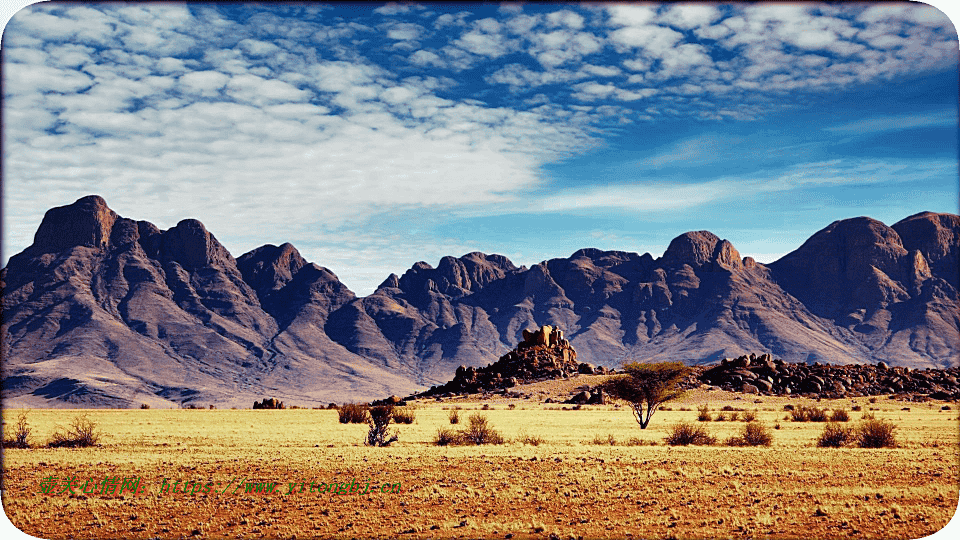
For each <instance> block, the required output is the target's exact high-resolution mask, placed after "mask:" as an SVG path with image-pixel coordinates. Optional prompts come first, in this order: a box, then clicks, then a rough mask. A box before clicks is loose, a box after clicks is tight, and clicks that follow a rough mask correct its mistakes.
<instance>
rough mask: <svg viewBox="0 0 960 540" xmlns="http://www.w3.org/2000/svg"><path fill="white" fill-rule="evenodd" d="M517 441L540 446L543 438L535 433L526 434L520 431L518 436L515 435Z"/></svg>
mask: <svg viewBox="0 0 960 540" xmlns="http://www.w3.org/2000/svg"><path fill="white" fill-rule="evenodd" d="M517 442H519V443H522V444H529V445H531V446H540V445H541V444H543V439H542V438H540V437H538V436H536V435H527V434H526V433H523V432H521V433H520V436H519V437H517Z"/></svg>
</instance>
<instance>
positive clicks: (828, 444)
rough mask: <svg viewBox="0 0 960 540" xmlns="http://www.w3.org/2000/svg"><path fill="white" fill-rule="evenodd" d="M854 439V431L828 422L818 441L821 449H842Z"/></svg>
mask: <svg viewBox="0 0 960 540" xmlns="http://www.w3.org/2000/svg"><path fill="white" fill-rule="evenodd" d="M852 439H853V430H851V429H850V428H847V427H843V426H841V425H840V424H838V423H836V422H827V425H825V426H823V433H821V434H820V438H819V439H817V446H818V447H820V448H840V447H842V446H846V445H847V444H849V443H850V441H851V440H852Z"/></svg>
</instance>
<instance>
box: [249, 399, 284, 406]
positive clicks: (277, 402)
mask: <svg viewBox="0 0 960 540" xmlns="http://www.w3.org/2000/svg"><path fill="white" fill-rule="evenodd" d="M253 408H254V409H286V408H287V406H286V405H284V404H283V402H282V401H280V400H278V399H277V398H263V401H254V402H253Z"/></svg>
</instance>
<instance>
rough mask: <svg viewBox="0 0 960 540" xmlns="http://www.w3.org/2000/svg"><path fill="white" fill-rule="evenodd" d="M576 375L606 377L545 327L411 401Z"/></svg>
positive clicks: (554, 330)
mask: <svg viewBox="0 0 960 540" xmlns="http://www.w3.org/2000/svg"><path fill="white" fill-rule="evenodd" d="M577 373H584V374H594V373H606V369H605V368H599V369H598V368H594V367H593V366H592V365H590V364H587V363H582V362H577V352H576V351H574V350H573V347H571V346H570V342H569V341H567V340H566V338H564V337H563V331H562V330H560V329H559V328H554V327H552V326H549V325H544V326H541V327H540V328H538V329H536V330H523V341H521V342H520V343H519V344H517V347H516V348H515V349H514V350H512V351H510V352H508V353H507V354H505V355H503V356H501V357H500V359H499V360H497V361H496V362H494V363H493V364H490V365H489V366H486V367H481V368H475V367H472V366H460V367H459V368H457V371H456V374H455V375H454V377H453V380H452V381H450V382H448V383H446V384H444V385H442V386H434V387H432V388H431V389H430V390H428V391H427V392H423V393H421V394H416V395H414V396H412V397H411V398H413V399H415V398H417V397H427V396H442V395H454V394H476V393H478V392H494V391H497V390H503V389H506V388H512V387H514V386H517V385H518V384H526V383H530V382H534V381H541V380H546V379H559V378H563V377H569V376H571V375H574V374H577Z"/></svg>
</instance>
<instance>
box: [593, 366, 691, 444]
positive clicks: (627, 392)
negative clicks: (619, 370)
mask: <svg viewBox="0 0 960 540" xmlns="http://www.w3.org/2000/svg"><path fill="white" fill-rule="evenodd" d="M623 371H624V372H625V374H624V375H618V376H616V377H611V378H609V379H607V380H606V381H604V383H603V384H602V385H601V388H602V389H603V391H605V392H607V393H608V394H610V396H611V397H614V398H617V399H622V400H624V401H627V402H629V403H630V405H631V407H632V408H633V416H634V418H636V420H637V423H638V424H640V429H646V428H647V425H649V424H650V418H651V417H652V416H653V413H655V412H656V411H657V409H658V408H660V405H662V404H663V403H665V402H667V401H670V400H672V399H677V398H679V397H681V396H682V395H683V390H681V389H680V382H681V381H682V380H683V379H684V377H686V376H687V375H688V374H689V373H690V372H691V368H690V367H689V366H685V365H683V364H682V363H680V362H661V363H657V364H641V363H639V362H631V363H629V364H626V365H624V366H623Z"/></svg>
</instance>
